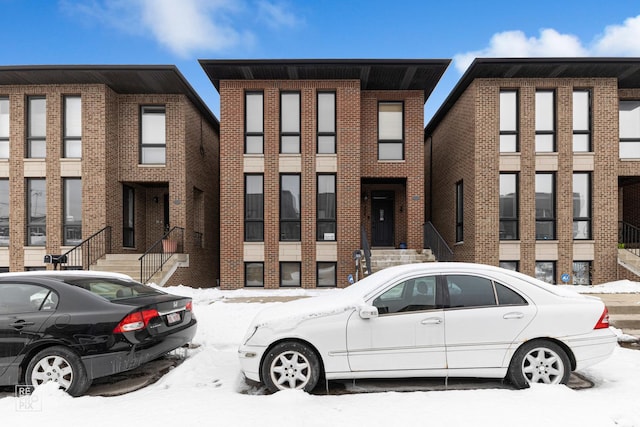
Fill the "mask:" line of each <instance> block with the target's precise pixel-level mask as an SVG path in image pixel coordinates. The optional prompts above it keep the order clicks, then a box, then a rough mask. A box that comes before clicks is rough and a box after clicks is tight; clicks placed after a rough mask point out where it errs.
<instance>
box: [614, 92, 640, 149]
mask: <svg viewBox="0 0 640 427" xmlns="http://www.w3.org/2000/svg"><path fill="white" fill-rule="evenodd" d="M631 102H633V103H640V99H621V100H619V101H618V126H619V127H620V131H622V126H621V123H620V104H622V103H631ZM638 109H640V105H639V106H638ZM618 138H619V142H618V143H619V144H622V143H624V142H630V143H636V144H638V146H640V134H638V135H635V136H633V137H630V138H627V137H625V138H622V137H621V136H620V135H618ZM620 151H622V150H620V147H619V148H618V157H619V158H621V159H636V158H637V156H635V157H626V156H625V157H622V156H621V155H620Z"/></svg>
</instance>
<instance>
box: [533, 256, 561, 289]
mask: <svg viewBox="0 0 640 427" xmlns="http://www.w3.org/2000/svg"><path fill="white" fill-rule="evenodd" d="M536 279H539V280H542V281H543V282H547V283H551V284H552V285H555V284H556V263H555V261H536Z"/></svg>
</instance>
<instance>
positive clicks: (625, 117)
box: [620, 101, 640, 159]
mask: <svg viewBox="0 0 640 427" xmlns="http://www.w3.org/2000/svg"><path fill="white" fill-rule="evenodd" d="M620 158H621V159H638V158H640V101H620Z"/></svg>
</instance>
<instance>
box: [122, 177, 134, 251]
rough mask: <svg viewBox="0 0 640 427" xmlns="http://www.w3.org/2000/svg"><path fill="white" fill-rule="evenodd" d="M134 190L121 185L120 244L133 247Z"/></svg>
mask: <svg viewBox="0 0 640 427" xmlns="http://www.w3.org/2000/svg"><path fill="white" fill-rule="evenodd" d="M135 198H136V194H135V190H134V189H133V187H129V186H128V185H123V186H122V246H124V247H125V248H133V247H135V236H136V234H135Z"/></svg>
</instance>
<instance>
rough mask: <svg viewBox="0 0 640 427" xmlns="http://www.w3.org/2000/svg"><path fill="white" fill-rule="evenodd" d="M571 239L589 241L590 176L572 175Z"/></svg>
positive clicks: (583, 174)
mask: <svg viewBox="0 0 640 427" xmlns="http://www.w3.org/2000/svg"><path fill="white" fill-rule="evenodd" d="M573 238H574V239H577V240H578V239H591V174H589V173H574V174H573Z"/></svg>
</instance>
